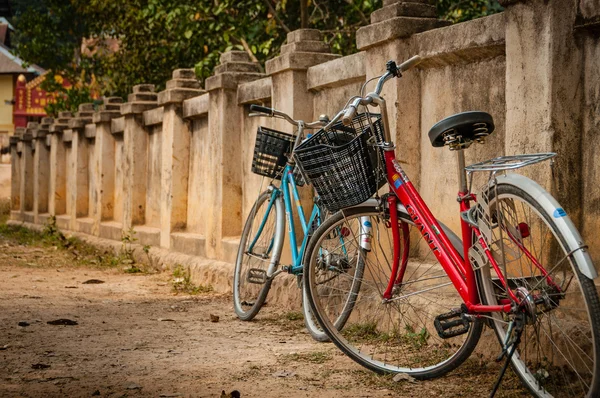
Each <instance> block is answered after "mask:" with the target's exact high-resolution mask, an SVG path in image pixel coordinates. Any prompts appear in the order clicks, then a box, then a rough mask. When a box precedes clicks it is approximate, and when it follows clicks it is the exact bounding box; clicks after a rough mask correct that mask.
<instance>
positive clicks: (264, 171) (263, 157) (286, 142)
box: [252, 126, 304, 185]
mask: <svg viewBox="0 0 600 398" xmlns="http://www.w3.org/2000/svg"><path fill="white" fill-rule="evenodd" d="M294 140H295V137H294V136H293V135H290V134H287V133H283V132H281V131H277V130H272V129H270V128H267V127H263V126H260V127H259V128H258V130H257V132H256V143H255V144H254V157H253V158H252V172H253V173H255V174H258V175H261V176H265V177H269V178H273V179H276V180H281V175H282V173H283V169H284V168H285V165H286V163H287V160H288V157H289V156H290V154H291V153H292V148H293V147H294ZM294 180H295V182H296V185H304V180H303V178H302V177H301V175H299V173H298V172H296V168H295V169H294Z"/></svg>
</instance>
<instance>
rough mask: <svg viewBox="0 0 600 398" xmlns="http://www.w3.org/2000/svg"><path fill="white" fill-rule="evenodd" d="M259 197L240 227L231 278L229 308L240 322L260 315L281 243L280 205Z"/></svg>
mask: <svg viewBox="0 0 600 398" xmlns="http://www.w3.org/2000/svg"><path fill="white" fill-rule="evenodd" d="M273 195H274V194H273V193H272V192H270V191H265V192H263V193H261V194H260V195H259V197H258V199H257V200H256V202H255V203H254V206H253V207H252V210H251V211H250V214H249V215H248V218H247V220H246V224H245V225H244V230H243V231H242V237H241V239H240V245H239V248H238V255H237V259H236V263H235V271H234V277H233V307H234V310H235V313H236V315H237V316H238V317H239V318H240V319H241V320H243V321H249V320H251V319H253V318H254V317H255V316H256V314H258V312H259V311H260V308H261V307H262V305H263V303H264V302H265V299H266V298H267V294H268V293H269V290H270V289H271V283H272V281H273V279H272V276H273V273H274V272H275V269H276V267H277V265H278V263H279V258H280V256H281V248H282V246H283V240H284V232H285V231H284V221H283V204H282V203H281V198H280V197H279V196H273Z"/></svg>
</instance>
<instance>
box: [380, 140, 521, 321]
mask: <svg viewBox="0 0 600 398" xmlns="http://www.w3.org/2000/svg"><path fill="white" fill-rule="evenodd" d="M384 153H385V155H384V156H385V165H386V169H387V179H388V183H389V186H390V190H391V191H392V193H394V195H390V196H389V197H388V204H389V209H390V223H391V225H392V226H395V225H398V214H397V211H396V200H400V203H402V205H404V207H405V208H406V211H407V213H408V215H409V216H410V218H411V219H412V221H413V222H414V224H415V225H416V227H417V229H418V230H419V232H420V233H421V235H422V236H423V238H424V239H425V241H426V242H427V244H428V245H429V248H430V249H431V251H432V252H433V254H434V255H435V256H436V258H437V259H438V261H439V262H440V264H441V265H442V268H443V269H444V271H446V273H447V274H448V277H449V278H450V281H451V282H452V284H453V285H454V287H455V288H456V290H457V291H458V293H459V294H460V296H461V298H462V300H463V301H464V303H465V305H466V306H467V309H468V310H469V311H470V312H475V313H478V312H509V311H510V310H511V304H510V303H506V304H501V305H483V304H481V303H480V302H479V295H478V294H477V281H476V279H475V273H474V271H473V269H472V268H471V264H470V262H469V256H468V251H469V248H470V247H471V246H472V244H473V238H472V237H473V234H475V236H476V237H477V239H478V241H479V243H480V244H481V247H483V248H484V251H485V254H486V256H487V258H488V260H489V261H490V264H492V266H493V267H494V269H495V270H496V273H497V274H498V277H499V278H500V281H501V283H502V284H503V285H504V286H505V287H507V286H508V283H507V281H506V278H504V275H503V273H502V272H501V271H500V267H499V266H498V264H497V262H496V261H495V259H494V258H493V256H492V253H491V251H490V249H489V247H488V246H487V243H486V242H485V240H484V239H483V237H482V236H481V233H480V232H479V230H478V229H477V228H475V227H473V226H472V225H470V224H468V223H467V222H465V221H464V220H462V219H461V230H462V241H463V250H464V258H461V256H460V255H459V254H458V252H457V251H456V249H455V248H454V246H453V245H452V243H451V242H450V240H449V238H448V236H447V235H446V234H445V233H444V231H443V230H442V228H441V227H440V225H439V223H438V222H437V220H436V219H435V217H434V216H433V214H432V213H431V211H430V210H429V208H428V207H427V205H426V204H425V202H424V201H423V199H422V198H421V196H420V195H419V193H418V192H417V190H416V189H415V187H414V186H413V184H412V183H411V182H410V180H409V179H408V177H407V176H406V174H405V173H404V170H402V167H401V166H400V164H399V163H398V161H397V160H396V154H395V152H394V150H393V149H392V148H389V149H387V148H386V150H385V152H384ZM458 195H459V199H460V211H461V212H462V211H466V210H468V209H469V208H470V207H471V205H470V199H469V196H468V192H466V191H465V192H459V194H458ZM403 235H404V239H405V244H404V247H405V250H404V252H406V251H407V245H406V241H407V233H406V231H404V229H403ZM392 236H393V241H394V260H393V264H392V274H391V276H390V282H389V284H388V287H387V289H386V292H385V293H384V299H389V298H390V297H391V294H392V289H393V286H394V285H397V284H400V283H401V282H402V277H403V275H404V271H405V268H406V259H405V258H404V257H406V254H404V253H403V259H402V263H401V264H400V232H399V231H398V228H392ZM506 290H507V291H508V293H509V295H510V298H511V299H512V300H514V301H515V302H518V301H519V300H518V299H517V297H516V296H515V295H514V293H513V292H512V290H510V289H508V288H507V289H506Z"/></svg>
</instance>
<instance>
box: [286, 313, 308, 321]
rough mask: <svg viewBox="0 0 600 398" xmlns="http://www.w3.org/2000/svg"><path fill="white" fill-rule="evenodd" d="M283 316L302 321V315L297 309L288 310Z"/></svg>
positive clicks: (290, 319)
mask: <svg viewBox="0 0 600 398" xmlns="http://www.w3.org/2000/svg"><path fill="white" fill-rule="evenodd" d="M283 317H284V318H285V319H287V320H288V321H303V320H304V315H303V314H302V313H301V312H299V311H290V312H286V313H285V314H283Z"/></svg>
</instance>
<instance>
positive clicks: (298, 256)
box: [248, 164, 322, 275]
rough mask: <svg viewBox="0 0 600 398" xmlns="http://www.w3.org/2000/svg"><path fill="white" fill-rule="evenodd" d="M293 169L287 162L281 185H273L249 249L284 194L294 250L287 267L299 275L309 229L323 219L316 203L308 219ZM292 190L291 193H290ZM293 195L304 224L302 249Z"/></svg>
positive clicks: (292, 249)
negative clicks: (289, 264) (298, 240)
mask: <svg viewBox="0 0 600 398" xmlns="http://www.w3.org/2000/svg"><path fill="white" fill-rule="evenodd" d="M292 170H293V166H291V165H290V164H287V165H286V166H285V168H284V169H283V173H282V178H281V187H280V188H278V187H275V186H272V188H273V191H272V193H271V199H270V201H269V205H268V207H267V210H266V211H265V215H264V216H263V219H262V221H261V224H260V226H259V228H258V230H257V231H256V236H255V237H254V239H253V240H252V243H250V246H249V247H248V251H249V252H252V249H253V248H254V245H255V244H256V241H257V240H258V238H259V237H260V235H261V233H262V231H263V228H264V226H265V223H266V222H267V218H268V216H269V213H270V212H271V210H272V209H273V204H274V203H275V201H276V200H277V198H278V197H279V195H282V194H283V203H284V205H285V218H286V220H287V224H288V235H289V237H290V247H291V251H292V265H291V267H289V268H287V271H288V272H289V273H291V274H295V275H298V274H301V273H302V268H303V267H302V257H303V255H304V250H305V249H306V245H307V244H308V238H309V229H310V227H311V226H312V225H313V223H314V221H315V220H316V219H318V220H319V222H321V221H322V215H321V209H320V208H319V206H317V205H316V204H314V205H313V209H312V213H311V215H310V218H309V219H308V221H307V220H306V216H305V214H304V209H303V208H302V205H301V204H300V195H299V193H298V187H297V186H296V181H295V179H294V174H293V173H292ZM290 187H291V188H290ZM290 191H291V194H290ZM292 196H293V199H294V202H295V204H296V209H297V211H298V218H299V219H300V224H301V226H302V231H303V233H304V237H303V238H302V244H301V246H300V249H298V244H297V241H296V227H295V225H294V218H293V208H292ZM273 243H274V238H273V239H272V240H271V243H270V245H269V248H268V250H267V253H266V254H268V253H270V252H271V249H272V248H273Z"/></svg>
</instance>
